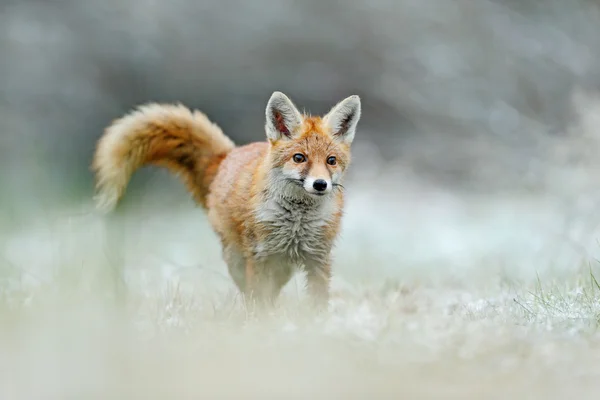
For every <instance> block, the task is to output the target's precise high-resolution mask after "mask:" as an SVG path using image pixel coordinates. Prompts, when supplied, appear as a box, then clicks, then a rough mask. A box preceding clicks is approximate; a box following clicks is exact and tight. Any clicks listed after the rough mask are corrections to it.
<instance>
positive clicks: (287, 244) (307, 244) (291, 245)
mask: <svg viewBox="0 0 600 400" xmlns="http://www.w3.org/2000/svg"><path fill="white" fill-rule="evenodd" d="M331 216H332V212H331V207H329V205H328V204H318V205H316V206H315V205H307V204H303V203H294V202H290V201H285V200H282V201H270V202H268V203H266V204H265V205H264V206H262V207H261V208H259V210H258V212H257V219H258V223H259V224H260V225H261V226H262V227H263V228H264V232H265V234H264V235H261V236H262V237H261V239H260V240H259V241H258V243H257V244H256V249H255V250H256V254H257V255H258V256H265V257H266V256H270V255H275V254H278V255H284V256H286V258H288V259H291V260H292V261H297V262H302V261H303V260H305V259H307V258H315V257H317V258H323V257H325V256H327V254H328V253H329V250H330V248H331V245H330V243H329V240H327V237H326V235H325V228H326V227H327V225H328V224H330V223H331Z"/></svg>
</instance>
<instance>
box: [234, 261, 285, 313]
mask: <svg viewBox="0 0 600 400" xmlns="http://www.w3.org/2000/svg"><path fill="white" fill-rule="evenodd" d="M292 273H293V268H292V265H291V264H290V263H287V262H285V261H284V260H282V259H280V258H279V257H268V258H265V259H260V260H249V261H248V262H247V263H246V288H245V289H246V290H245V295H246V296H247V298H248V299H250V300H251V301H252V302H253V303H257V304H260V305H267V304H273V303H274V302H275V300H276V299H277V297H278V296H279V293H280V292H281V289H282V288H283V287H284V286H285V284H286V283H288V282H289V280H290V279H291V277H292Z"/></svg>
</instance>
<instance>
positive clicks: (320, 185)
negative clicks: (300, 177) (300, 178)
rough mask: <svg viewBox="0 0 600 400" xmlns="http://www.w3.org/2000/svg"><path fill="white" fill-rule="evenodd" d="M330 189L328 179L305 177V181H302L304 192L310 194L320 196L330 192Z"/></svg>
mask: <svg viewBox="0 0 600 400" xmlns="http://www.w3.org/2000/svg"><path fill="white" fill-rule="evenodd" d="M332 187H333V186H332V184H331V182H330V181H329V179H324V178H320V177H314V178H313V177H306V179H304V190H306V191H307V192H308V193H311V194H316V195H320V196H322V195H324V194H327V193H329V192H331V188H332Z"/></svg>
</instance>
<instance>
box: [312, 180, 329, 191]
mask: <svg viewBox="0 0 600 400" xmlns="http://www.w3.org/2000/svg"><path fill="white" fill-rule="evenodd" d="M313 188H314V189H315V190H317V191H319V192H322V191H323V190H325V189H327V182H325V181H324V180H323V179H317V180H316V181H315V182H314V183H313Z"/></svg>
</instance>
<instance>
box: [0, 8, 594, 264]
mask: <svg viewBox="0 0 600 400" xmlns="http://www.w3.org/2000/svg"><path fill="white" fill-rule="evenodd" d="M598 50H600V6H599V5H598V2H597V1H594V0H571V1H564V0H545V1H543V2H542V1H536V0H503V1H500V0H480V1H476V2H475V1H471V0H454V1H448V0H429V1H421V0H372V1H345V2H335V1H323V0H304V1H295V0H282V1H277V2H266V1H258V0H256V1H241V0H221V1H212V2H211V1H191V0H172V1H169V2H164V1H156V0H102V1H79V0H55V1H46V0H38V1H35V0H1V1H0V169H1V171H2V173H1V174H0V193H1V195H0V207H1V209H2V213H1V214H0V224H1V225H2V226H3V227H4V228H5V229H4V231H6V230H9V231H11V232H12V233H14V232H16V231H17V230H19V229H24V227H26V226H29V225H30V224H36V223H37V224H39V223H41V222H40V221H42V222H43V221H45V220H44V218H48V215H54V214H53V213H54V212H55V210H61V212H67V213H72V214H77V213H88V212H91V210H92V204H91V198H92V195H93V184H94V182H93V176H92V174H91V172H90V169H89V165H90V161H91V158H92V154H93V151H94V146H95V141H96V140H97V139H98V138H99V136H100V135H101V134H102V131H103V129H104V127H105V126H106V125H107V124H109V123H110V122H111V120H112V119H114V118H117V117H119V116H121V115H122V114H124V113H126V112H127V111H129V110H130V109H131V108H132V107H134V106H136V105H138V104H141V103H144V102H148V101H160V102H182V103H184V104H185V105H187V106H189V107H192V108H198V109H200V110H202V111H204V112H206V113H207V114H208V115H209V117H210V118H211V119H212V120H213V121H215V122H216V123H218V124H219V125H220V126H221V127H222V128H223V129H224V131H225V132H226V133H227V134H228V135H230V136H231V137H232V138H233V139H234V140H235V141H236V142H237V143H239V144H244V143H247V142H250V141H254V140H262V139H263V137H264V130H263V124H264V120H263V115H264V107H265V104H266V101H267V99H268V98H269V96H270V94H271V93H272V92H273V91H274V90H281V91H283V92H285V93H286V94H288V95H289V96H290V97H291V98H292V99H293V100H294V101H295V102H296V104H297V105H298V106H299V107H301V108H304V109H306V110H307V111H310V112H311V113H313V114H317V113H319V114H321V113H325V112H326V111H327V110H328V109H329V108H330V107H331V106H332V105H333V104H335V103H336V102H337V101H339V100H340V99H342V98H344V97H346V96H349V95H351V94H358V95H360V96H361V97H362V102H363V110H364V111H363V117H362V120H361V121H360V123H359V131H358V134H357V139H356V141H355V145H354V160H355V161H354V164H353V166H352V168H351V171H350V175H349V180H350V182H351V183H349V184H348V185H347V186H348V196H349V198H350V202H349V212H348V216H347V222H346V224H345V232H346V234H345V238H346V239H343V240H342V244H341V248H342V249H345V250H347V252H346V253H345V254H346V256H342V261H343V260H344V259H345V258H344V257H347V258H348V259H353V260H355V259H356V258H355V257H357V256H361V255H362V256H365V257H367V256H368V257H376V258H377V260H379V261H380V262H381V264H385V263H388V264H389V265H390V267H389V270H393V269H394V268H395V267H394V266H395V265H397V263H398V262H400V261H405V262H407V263H409V264H410V265H421V264H435V265H439V264H440V263H442V264H443V265H444V266H446V265H451V264H453V263H454V264H456V265H463V264H473V265H475V264H476V265H479V266H481V265H490V264H494V265H495V264H496V263H500V264H502V263H503V262H505V263H511V264H514V261H515V257H517V255H519V257H522V258H520V260H521V261H523V263H529V265H532V264H531V260H537V262H536V264H538V265H536V266H535V267H533V266H532V267H531V268H529V269H528V271H534V270H535V269H536V268H538V267H539V268H541V265H546V264H547V265H550V264H552V265H554V263H556V262H558V261H557V260H559V259H560V257H562V255H563V253H564V252H566V253H564V254H568V257H567V256H565V257H567V258H565V259H564V265H576V264H577V262H578V260H579V258H578V257H580V256H582V255H584V256H588V255H589V251H591V250H593V249H595V247H597V246H596V242H595V236H594V232H595V231H596V228H597V225H598V223H600V215H599V214H598V212H597V211H596V209H597V207H596V204H597V200H598V199H600V195H599V194H600V193H599V191H598V187H599V186H598V184H599V183H600V174H598V173H597V171H598V167H599V166H600V162H599V161H598V159H597V157H596V154H597V150H599V149H600V142H599V141H598V137H597V135H598V129H597V126H598V125H597V122H598V118H600V117H598V110H600V106H599V105H598V104H599V103H598V100H597V99H596V90H597V89H598V88H600V51H598ZM124 203H125V206H127V205H129V206H131V208H130V209H133V210H137V211H139V210H150V209H152V210H162V211H164V212H167V211H169V212H175V211H177V210H184V211H185V212H190V213H193V215H194V216H193V218H197V219H198V220H201V219H202V218H204V217H203V214H202V212H201V211H197V210H196V209H195V208H194V207H193V204H192V202H191V199H190V198H189V196H188V195H187V194H186V193H185V190H184V189H183V187H182V185H180V183H179V182H178V181H176V179H174V178H173V177H171V176H169V175H168V174H166V173H165V172H164V171H160V170H156V169H150V170H144V171H141V172H140V173H139V174H137V175H136V176H135V177H134V179H133V181H132V184H131V186H130V188H129V191H128V194H127V196H125V199H124ZM143 207H147V208H146V209H144V208H143ZM140 212H141V213H142V214H143V213H144V212H145V213H146V214H145V215H146V217H148V218H151V217H152V216H153V215H154V214H153V213H150V212H149V211H140ZM136 218H137V220H136V219H134V221H137V224H138V230H142V231H144V232H145V231H152V230H159V231H163V232H164V229H168V228H169V227H171V229H174V230H175V228H174V227H173V226H172V225H173V219H171V220H168V221H164V222H163V223H162V225H159V226H156V225H152V224H151V223H150V222H143V221H145V220H144V219H143V218H141V217H139V216H137V217H136ZM156 218H162V219H163V220H164V216H163V217H161V216H158V217H156ZM182 218H183V217H182ZM183 219H184V221H185V222H186V223H188V222H189V224H190V228H189V230H190V231H194V232H195V229H196V228H193V226H194V223H195V222H194V221H195V220H191V219H189V218H187V217H185V218H183ZM144 224H145V225H144ZM169 224H170V225H169ZM82 226H84V227H85V226H86V225H85V223H82ZM186 229H188V228H186ZM202 229H204V227H203V228H202ZM206 229H208V228H206ZM50 232H52V231H50ZM49 235H50V236H52V235H53V234H52V233H49ZM11 237H12V238H13V239H14V236H11ZM187 238H189V237H187ZM11 240H12V239H11ZM170 242H173V243H178V244H181V240H180V239H179V237H177V238H175V237H173V238H171V239H170ZM358 242H360V243H361V244H362V246H358V247H357V246H356V245H355V244H356V243H358ZM7 243H8V244H6V245H5V247H4V250H5V253H6V254H7V255H6V258H9V259H10V260H11V262H16V261H14V258H15V257H16V258H19V257H21V256H22V255H23V254H24V253H27V251H25V252H24V251H23V250H27V249H30V248H31V247H30V246H31V245H30V244H27V243H29V242H26V241H25V242H15V241H14V240H13V241H11V242H7ZM18 243H21V244H18ZM211 243H213V242H211ZM215 243H216V242H215ZM213 244H214V243H213ZM399 249H402V250H399ZM211 251H212V253H211V254H214V255H215V257H214V259H215V260H218V250H214V251H213V250H211ZM559 253H560V254H559ZM15 254H16V256H15ZM540 254H543V255H544V257H546V258H544V260H541V259H540V258H539V257H540ZM525 255H526V256H525ZM559 255H560V257H559ZM198 256H201V255H195V256H194V257H198ZM501 260H505V261H501ZM506 260H508V261H506Z"/></svg>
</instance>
